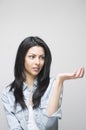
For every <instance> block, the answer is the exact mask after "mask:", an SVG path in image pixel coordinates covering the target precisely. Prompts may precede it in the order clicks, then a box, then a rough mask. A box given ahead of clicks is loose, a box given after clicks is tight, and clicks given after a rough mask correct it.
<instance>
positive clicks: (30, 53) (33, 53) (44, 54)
mask: <svg viewBox="0 0 86 130" xmlns="http://www.w3.org/2000/svg"><path fill="white" fill-rule="evenodd" d="M29 55H36V54H34V53H29ZM40 56H45V54H41V55H40Z"/></svg>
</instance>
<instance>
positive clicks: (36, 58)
mask: <svg viewBox="0 0 86 130" xmlns="http://www.w3.org/2000/svg"><path fill="white" fill-rule="evenodd" d="M44 59H45V53H44V49H43V48H42V47H41V46H34V47H31V48H30V49H29V50H28V52H27V54H26V56H25V63H24V66H25V75H26V76H32V77H34V78H35V77H36V76H37V75H38V74H39V73H40V71H41V70H42V68H43V66H44Z"/></svg>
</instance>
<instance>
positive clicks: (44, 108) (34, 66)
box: [2, 37, 84, 130]
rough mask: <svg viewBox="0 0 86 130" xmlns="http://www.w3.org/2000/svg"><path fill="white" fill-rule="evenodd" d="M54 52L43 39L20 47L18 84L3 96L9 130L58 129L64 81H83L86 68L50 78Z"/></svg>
mask: <svg viewBox="0 0 86 130" xmlns="http://www.w3.org/2000/svg"><path fill="white" fill-rule="evenodd" d="M51 60H52V57H51V52H50V50H49V48H48V46H47V44H46V43H45V42H44V41H43V40H42V39H40V38H39V37H27V38H25V39H24V40H23V41H22V43H21V44H20V46H19V48H18V51H17V56H16V61H15V67H14V76H15V79H14V81H13V82H12V83H11V84H10V85H9V86H8V87H6V88H5V90H4V91H3V93H2V103H3V106H4V109H5V112H6V117H7V121H8V126H9V130H57V129H58V119H59V118H61V102H62V90H63V82H64V81H65V80H69V79H77V78H81V77H83V75H84V68H83V67H81V68H79V69H78V70H77V71H75V72H73V73H64V74H58V75H57V76H56V78H50V65H51Z"/></svg>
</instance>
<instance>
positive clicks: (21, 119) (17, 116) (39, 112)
mask: <svg viewBox="0 0 86 130" xmlns="http://www.w3.org/2000/svg"><path fill="white" fill-rule="evenodd" d="M54 84H55V78H50V83H49V86H48V88H47V90H46V92H45V93H44V95H43V96H42V98H41V103H40V106H39V107H38V108H37V109H34V118H35V122H36V123H37V126H38V127H39V130H58V119H61V116H62V112H61V104H62V97H63V89H62V93H61V95H60V99H59V108H58V110H57V111H56V112H55V113H54V114H53V115H51V116H50V117H49V116H48V114H47V112H46V108H47V104H48V102H49V98H50V96H51V94H52V91H53V88H54ZM36 88H37V80H35V81H34V85H33V87H32V93H33V92H34V91H35V89H36ZM9 89H10V86H9V87H6V88H5V89H4V91H3V92H2V103H3V106H4V109H5V113H6V117H7V122H8V127H9V130H30V129H29V128H27V125H28V119H29V111H28V107H29V97H30V93H31V92H30V89H29V87H28V85H27V84H25V83H24V84H23V92H24V96H25V103H26V106H27V108H26V109H25V110H23V109H22V108H21V106H20V104H17V107H16V110H15V108H14V105H15V98H14V95H13V91H9Z"/></svg>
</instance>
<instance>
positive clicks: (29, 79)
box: [25, 76, 35, 88]
mask: <svg viewBox="0 0 86 130" xmlns="http://www.w3.org/2000/svg"><path fill="white" fill-rule="evenodd" d="M34 79H35V77H34V76H26V81H25V82H26V83H27V84H28V86H29V87H30V88H31V87H32V86H33V83H34Z"/></svg>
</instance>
